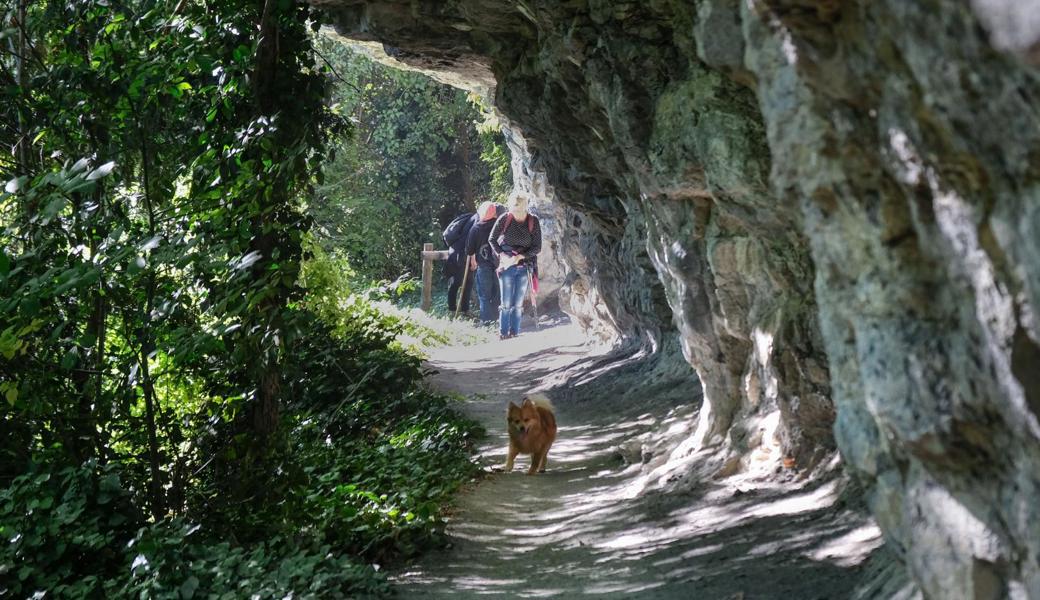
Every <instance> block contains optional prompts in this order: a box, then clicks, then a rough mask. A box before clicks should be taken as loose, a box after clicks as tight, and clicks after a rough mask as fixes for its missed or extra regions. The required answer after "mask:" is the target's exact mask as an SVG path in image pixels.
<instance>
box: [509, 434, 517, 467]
mask: <svg viewBox="0 0 1040 600" xmlns="http://www.w3.org/2000/svg"><path fill="white" fill-rule="evenodd" d="M516 453H517V448H516V444H514V443H513V440H509V453H508V454H507V455H506V472H507V473H508V472H509V471H512V470H513V461H514V460H516Z"/></svg>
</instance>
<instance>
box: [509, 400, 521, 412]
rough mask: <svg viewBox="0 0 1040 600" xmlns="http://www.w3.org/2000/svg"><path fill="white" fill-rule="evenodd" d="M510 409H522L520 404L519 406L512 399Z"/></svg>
mask: <svg viewBox="0 0 1040 600" xmlns="http://www.w3.org/2000/svg"><path fill="white" fill-rule="evenodd" d="M509 409H510V410H512V409H516V410H520V407H519V406H517V405H516V403H515V402H513V401H512V400H510V401H509Z"/></svg>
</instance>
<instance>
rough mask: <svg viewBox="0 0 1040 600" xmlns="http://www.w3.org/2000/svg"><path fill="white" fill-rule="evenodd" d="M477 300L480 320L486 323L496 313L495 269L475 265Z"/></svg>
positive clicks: (496, 281) (496, 280) (496, 285)
mask: <svg viewBox="0 0 1040 600" xmlns="http://www.w3.org/2000/svg"><path fill="white" fill-rule="evenodd" d="M477 298H478V299H479V300H480V320H481V321H483V322H485V323H488V322H491V321H494V320H495V317H496V315H497V313H498V278H497V277H495V267H490V266H487V265H481V264H478V265H477Z"/></svg>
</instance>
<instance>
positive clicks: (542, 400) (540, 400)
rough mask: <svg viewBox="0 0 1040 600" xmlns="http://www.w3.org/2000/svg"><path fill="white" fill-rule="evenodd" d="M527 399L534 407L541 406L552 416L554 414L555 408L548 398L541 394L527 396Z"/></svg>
mask: <svg viewBox="0 0 1040 600" xmlns="http://www.w3.org/2000/svg"><path fill="white" fill-rule="evenodd" d="M527 397H528V398H529V399H530V400H531V402H533V403H534V405H535V406H541V407H542V408H544V409H546V410H548V411H549V412H551V413H552V414H554V415H555V414H556V407H555V406H553V403H552V400H550V399H549V397H548V396H546V395H545V394H542V393H541V392H535V393H534V394H528V395H527Z"/></svg>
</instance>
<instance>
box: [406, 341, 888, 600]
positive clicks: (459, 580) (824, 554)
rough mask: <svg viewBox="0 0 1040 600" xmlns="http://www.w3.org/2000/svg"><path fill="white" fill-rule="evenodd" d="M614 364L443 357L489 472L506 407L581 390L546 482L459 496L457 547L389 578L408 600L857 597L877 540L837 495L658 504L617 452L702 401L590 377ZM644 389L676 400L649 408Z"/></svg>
mask: <svg viewBox="0 0 1040 600" xmlns="http://www.w3.org/2000/svg"><path fill="white" fill-rule="evenodd" d="M608 352H609V351H608V349H606V348H602V347H593V346H586V345H585V343H584V339H583V338H582V336H581V334H580V332H579V331H578V330H577V329H576V328H574V327H572V326H557V327H553V328H551V329H546V330H542V331H538V332H531V333H525V334H524V335H522V336H521V337H519V338H517V339H514V340H507V341H504V342H495V343H493V344H484V345H478V346H469V347H455V348H445V349H440V350H438V351H436V352H435V354H434V355H433V356H432V357H431V361H430V362H431V366H432V367H433V368H435V369H437V370H438V371H439V372H438V373H437V374H436V375H435V376H433V377H432V380H431V382H432V385H434V386H435V387H438V388H440V389H442V390H445V391H452V392H457V393H461V394H464V395H466V396H468V397H470V399H469V401H467V403H466V404H465V408H464V410H465V411H466V412H467V413H468V414H469V415H471V416H472V417H473V418H475V419H477V420H479V421H481V422H482V423H483V424H484V425H485V427H487V429H488V438H487V440H486V441H485V443H484V444H483V445H482V447H481V448H480V451H479V460H480V462H481V463H482V464H484V465H485V466H486V467H488V468H490V467H491V466H492V465H501V464H502V462H504V457H505V448H506V434H505V428H504V423H505V406H506V404H507V402H508V401H509V400H516V399H518V398H520V397H521V396H522V395H523V393H524V392H527V391H529V390H531V389H533V388H539V387H544V386H546V385H550V384H551V383H552V382H569V383H570V384H572V385H574V384H575V382H578V381H580V382H582V383H581V384H580V385H582V386H586V387H585V388H584V389H582V390H581V391H580V393H575V391H574V390H573V389H572V390H556V391H553V390H550V391H549V394H550V396H552V397H553V398H554V400H555V402H556V407H557V413H558V416H559V422H560V431H559V435H558V439H557V442H556V444H555V445H554V446H553V448H552V451H551V452H550V454H549V471H548V472H547V473H545V474H542V475H538V476H534V477H529V476H527V475H525V474H524V472H525V471H526V466H527V462H526V460H527V458H526V457H521V459H519V460H518V465H517V469H516V471H514V472H513V473H495V474H490V475H489V476H488V477H487V478H486V479H485V480H484V481H481V482H480V483H478V484H475V485H472V486H470V487H469V488H468V489H465V490H463V492H462V493H461V494H460V495H459V497H458V501H457V506H456V509H455V510H454V511H453V514H452V515H451V517H450V519H449V524H448V530H447V533H448V536H449V542H450V544H449V547H448V548H446V549H443V550H436V551H432V552H430V553H428V554H426V555H424V556H423V557H421V558H420V560H419V561H418V562H416V563H415V564H412V565H408V566H406V567H404V568H402V569H400V570H399V571H398V572H396V573H394V574H393V575H392V578H393V580H394V582H395V584H396V586H397V589H398V592H399V593H400V595H401V597H405V598H428V597H449V596H450V597H455V598H489V597H499V598H549V597H558V598H574V597H599V598H703V599H714V598H721V599H733V600H736V599H752V598H791V599H798V600H801V599H813V598H820V599H824V598H826V599H833V598H848V597H849V596H850V595H851V593H852V589H853V588H854V587H855V585H856V584H857V582H858V580H859V579H860V577H859V576H858V573H859V571H860V569H861V566H862V564H863V562H864V560H865V559H866V557H867V556H868V555H869V554H870V553H871V552H872V551H873V550H874V549H875V548H876V547H877V546H878V545H879V543H880V542H879V540H880V538H879V533H878V530H877V528H876V527H875V526H874V525H873V523H872V521H871V520H870V519H869V518H867V517H866V516H865V515H864V514H863V513H862V512H861V511H858V510H853V509H850V508H846V507H844V500H843V495H842V491H843V484H842V482H841V481H840V480H837V479H831V480H828V481H816V482H811V483H802V484H792V483H786V484H781V483H779V482H778V481H772V482H770V481H759V482H749V481H748V480H747V479H743V480H739V481H736V482H735V481H717V480H714V479H711V478H705V477H699V476H696V475H695V474H690V473H688V472H681V473H680V474H679V475H676V474H675V473H676V472H677V471H674V470H673V471H671V473H672V474H671V475H669V476H668V477H670V479H673V480H674V479H677V478H678V479H682V480H683V481H681V482H680V483H681V485H670V486H665V487H666V488H667V489H669V490H670V491H667V492H665V491H660V489H663V488H662V487H661V486H662V484H663V482H662V481H659V480H656V479H655V477H656V475H655V474H654V473H652V472H651V471H650V469H649V468H648V466H647V465H644V464H642V462H641V461H639V460H636V461H635V462H634V464H632V463H630V462H628V461H626V460H625V458H623V457H624V456H626V455H630V454H631V452H626V451H623V450H622V448H625V447H628V448H632V447H635V448H637V449H638V448H639V445H640V443H643V442H644V441H646V440H648V439H649V438H648V436H651V435H653V432H655V431H658V432H659V431H660V430H662V429H665V428H669V427H674V428H679V429H680V430H685V429H683V428H688V426H689V424H690V423H692V422H695V419H696V409H697V406H698V404H699V386H698V385H697V384H696V381H695V380H693V381H660V382H658V384H657V385H656V387H655V386H654V385H653V382H652V381H649V379H651V378H652V377H651V376H648V375H646V374H645V373H643V374H640V373H639V372H638V371H634V370H630V371H632V372H631V373H629V374H627V375H625V376H622V377H620V378H619V377H613V378H611V376H610V374H609V373H606V372H605V373H601V374H600V375H598V376H597V377H588V376H585V377H582V376H581V375H582V374H586V375H587V374H588V373H589V370H590V369H598V370H600V371H607V370H609V365H608V364H607V361H605V360H603V359H604V357H606V356H607V355H608ZM624 362H625V361H620V362H615V363H613V364H614V365H623V363H624ZM619 368H620V369H621V370H625V369H624V366H621V367H619ZM626 377H627V379H626ZM637 377H644V378H645V380H639V379H635V378H637ZM597 380H602V381H606V380H610V384H609V385H602V386H598V384H597ZM625 386H627V389H628V393H626V394H624V395H623V397H621V395H619V394H618V393H617V392H616V390H617V389H619V387H620V388H624V387H625ZM600 388H602V390H604V391H603V393H602V395H597V390H599V389H600ZM643 389H658V390H661V389H670V390H671V391H672V392H673V393H670V394H660V393H655V394H653V395H647V396H646V397H644V396H642V395H640V393H639V390H643ZM561 392H562V393H561ZM676 398H684V400H680V401H677V400H676ZM633 440H635V441H633ZM646 447H647V446H646V444H645V443H644V444H643V448H646ZM644 452H645V450H644ZM636 456H637V457H638V452H637V453H636ZM694 458H696V456H694ZM644 459H645V454H644ZM629 460H631V457H630V458H629Z"/></svg>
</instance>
